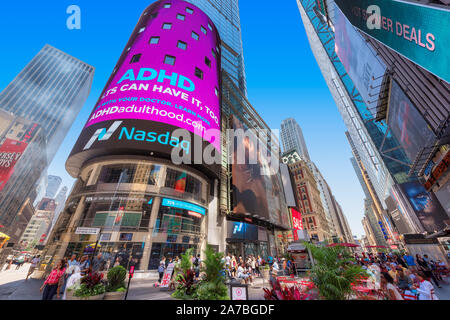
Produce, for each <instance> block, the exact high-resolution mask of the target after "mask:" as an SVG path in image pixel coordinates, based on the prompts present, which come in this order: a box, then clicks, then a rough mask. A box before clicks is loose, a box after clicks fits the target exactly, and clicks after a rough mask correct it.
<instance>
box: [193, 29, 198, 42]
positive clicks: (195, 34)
mask: <svg viewBox="0 0 450 320" xmlns="http://www.w3.org/2000/svg"><path fill="white" fill-rule="evenodd" d="M192 38H193V39H195V40H198V38H199V37H198V34H197V33H195V32H194V31H192Z"/></svg>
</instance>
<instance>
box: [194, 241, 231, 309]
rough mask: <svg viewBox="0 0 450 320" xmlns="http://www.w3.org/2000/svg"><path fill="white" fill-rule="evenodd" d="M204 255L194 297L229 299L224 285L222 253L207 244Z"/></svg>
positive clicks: (200, 298) (201, 298)
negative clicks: (199, 280) (201, 273)
mask: <svg viewBox="0 0 450 320" xmlns="http://www.w3.org/2000/svg"><path fill="white" fill-rule="evenodd" d="M205 257H206V259H205V260H204V261H202V262H203V266H202V268H201V271H202V272H203V277H202V280H201V282H200V284H199V285H198V287H197V291H196V298H197V299H199V300H229V299H230V298H229V296H228V290H227V286H226V285H225V272H224V270H225V261H224V260H223V257H224V254H223V253H221V252H217V253H216V252H214V250H213V248H212V247H211V246H210V245H209V244H208V245H207V246H206V250H205Z"/></svg>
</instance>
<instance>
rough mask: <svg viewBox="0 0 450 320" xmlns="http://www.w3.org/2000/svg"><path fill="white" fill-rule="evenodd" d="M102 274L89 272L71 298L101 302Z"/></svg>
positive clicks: (102, 293)
mask: <svg viewBox="0 0 450 320" xmlns="http://www.w3.org/2000/svg"><path fill="white" fill-rule="evenodd" d="M102 279H103V274H101V273H98V272H91V273H89V274H88V275H87V276H85V277H84V278H83V279H81V285H80V286H79V287H78V288H77V289H76V290H75V291H74V292H73V298H74V299H79V300H103V298H104V296H105V285H104V284H103V283H102Z"/></svg>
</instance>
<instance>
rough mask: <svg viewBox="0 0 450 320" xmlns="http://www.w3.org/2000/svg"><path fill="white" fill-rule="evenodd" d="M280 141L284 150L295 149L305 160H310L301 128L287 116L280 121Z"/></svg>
mask: <svg viewBox="0 0 450 320" xmlns="http://www.w3.org/2000/svg"><path fill="white" fill-rule="evenodd" d="M281 142H282V143H283V148H284V151H285V152H288V151H290V150H293V149H296V150H297V151H298V152H299V153H300V154H301V155H302V156H303V157H304V158H305V160H307V161H310V158H309V153H308V148H307V147H306V143H305V138H304V137H303V132H302V128H300V126H299V125H298V123H297V121H295V119H294V118H287V119H285V120H283V122H282V123H281Z"/></svg>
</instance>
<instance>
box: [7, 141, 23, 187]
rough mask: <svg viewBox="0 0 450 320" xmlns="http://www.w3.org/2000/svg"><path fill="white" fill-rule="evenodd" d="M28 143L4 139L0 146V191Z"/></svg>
mask: <svg viewBox="0 0 450 320" xmlns="http://www.w3.org/2000/svg"><path fill="white" fill-rule="evenodd" d="M27 146H28V143H26V142H20V141H17V140H13V139H5V141H4V142H3V144H2V145H1V146H0V191H2V190H3V188H4V187H5V185H6V183H7V182H8V180H9V178H10V177H11V175H12V174H13V173H14V166H15V165H16V163H17V161H19V159H20V157H21V156H22V154H23V153H24V151H25V149H26V148H27Z"/></svg>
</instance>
